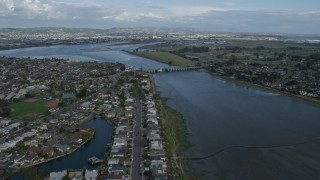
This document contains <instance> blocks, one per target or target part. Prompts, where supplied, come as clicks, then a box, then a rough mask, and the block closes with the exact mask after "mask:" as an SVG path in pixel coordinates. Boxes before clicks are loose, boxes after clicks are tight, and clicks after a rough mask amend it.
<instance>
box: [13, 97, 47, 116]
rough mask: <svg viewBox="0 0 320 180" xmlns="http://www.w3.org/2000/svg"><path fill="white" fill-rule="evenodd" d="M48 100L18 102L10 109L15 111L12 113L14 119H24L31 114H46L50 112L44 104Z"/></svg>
mask: <svg viewBox="0 0 320 180" xmlns="http://www.w3.org/2000/svg"><path fill="white" fill-rule="evenodd" d="M46 102H48V101H47V100H42V99H39V100H37V101H35V102H23V101H21V102H18V103H14V104H12V105H11V106H10V107H11V108H12V109H13V112H12V113H11V117H12V118H22V117H24V116H25V115H27V114H29V113H36V114H45V113H46V112H48V107H46V106H45V105H44V104H45V103H46Z"/></svg>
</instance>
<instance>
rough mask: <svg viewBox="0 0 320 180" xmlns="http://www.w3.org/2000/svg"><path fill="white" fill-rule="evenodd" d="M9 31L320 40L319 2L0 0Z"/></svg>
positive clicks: (0, 23) (1, 24) (2, 24)
mask: <svg viewBox="0 0 320 180" xmlns="http://www.w3.org/2000/svg"><path fill="white" fill-rule="evenodd" d="M8 27H73V28H112V27H134V28H136V27H174V28H192V29H197V30H202V31H210V32H256V33H287V34H291V33H292V34H320V0H304V1H301V0H158V1H155V0H0V28H8Z"/></svg>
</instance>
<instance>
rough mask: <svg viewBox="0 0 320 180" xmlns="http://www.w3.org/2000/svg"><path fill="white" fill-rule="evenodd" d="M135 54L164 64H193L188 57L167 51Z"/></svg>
mask: <svg viewBox="0 0 320 180" xmlns="http://www.w3.org/2000/svg"><path fill="white" fill-rule="evenodd" d="M134 54H135V55H137V56H141V57H145V58H148V59H153V60H156V61H159V62H162V63H165V64H169V65H175V66H186V67H187V66H194V63H193V62H192V61H190V60H188V59H185V58H183V57H180V56H177V55H175V54H172V53H169V52H156V51H152V52H147V51H145V52H135V53H134Z"/></svg>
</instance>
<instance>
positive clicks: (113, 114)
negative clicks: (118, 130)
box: [107, 110, 117, 119]
mask: <svg viewBox="0 0 320 180" xmlns="http://www.w3.org/2000/svg"><path fill="white" fill-rule="evenodd" d="M116 116H117V112H116V111H115V110H112V111H110V112H108V113H107V118H109V119H112V118H115V117H116Z"/></svg>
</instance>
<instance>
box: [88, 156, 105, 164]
mask: <svg viewBox="0 0 320 180" xmlns="http://www.w3.org/2000/svg"><path fill="white" fill-rule="evenodd" d="M88 163H89V164H91V165H96V164H100V163H103V159H98V158H97V157H95V156H93V157H91V158H89V159H88Z"/></svg>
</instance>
